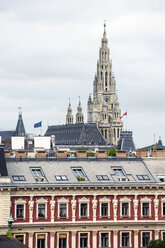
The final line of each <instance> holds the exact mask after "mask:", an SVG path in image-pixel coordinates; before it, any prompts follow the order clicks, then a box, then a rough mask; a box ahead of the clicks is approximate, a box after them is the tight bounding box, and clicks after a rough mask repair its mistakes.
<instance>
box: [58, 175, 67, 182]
mask: <svg viewBox="0 0 165 248" xmlns="http://www.w3.org/2000/svg"><path fill="white" fill-rule="evenodd" d="M55 179H56V180H57V181H67V180H68V178H67V176H65V175H63V176H55Z"/></svg>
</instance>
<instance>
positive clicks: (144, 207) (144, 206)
mask: <svg viewBox="0 0 165 248" xmlns="http://www.w3.org/2000/svg"><path fill="white" fill-rule="evenodd" d="M142 214H143V217H148V216H149V203H148V202H143V203H142Z"/></svg>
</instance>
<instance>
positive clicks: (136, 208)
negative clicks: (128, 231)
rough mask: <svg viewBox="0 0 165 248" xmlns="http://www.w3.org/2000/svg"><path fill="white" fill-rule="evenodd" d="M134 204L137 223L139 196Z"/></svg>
mask: <svg viewBox="0 0 165 248" xmlns="http://www.w3.org/2000/svg"><path fill="white" fill-rule="evenodd" d="M133 204H134V213H135V221H137V219H138V204H139V201H138V199H137V195H135V199H134V200H133Z"/></svg>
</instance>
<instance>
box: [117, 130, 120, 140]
mask: <svg viewBox="0 0 165 248" xmlns="http://www.w3.org/2000/svg"><path fill="white" fill-rule="evenodd" d="M119 133H120V132H119V128H118V129H117V137H118V138H119Z"/></svg>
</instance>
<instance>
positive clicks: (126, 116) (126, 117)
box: [125, 110, 127, 131]
mask: <svg viewBox="0 0 165 248" xmlns="http://www.w3.org/2000/svg"><path fill="white" fill-rule="evenodd" d="M126 113H127V110H126ZM125 122H126V131H127V114H126V121H125Z"/></svg>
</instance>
